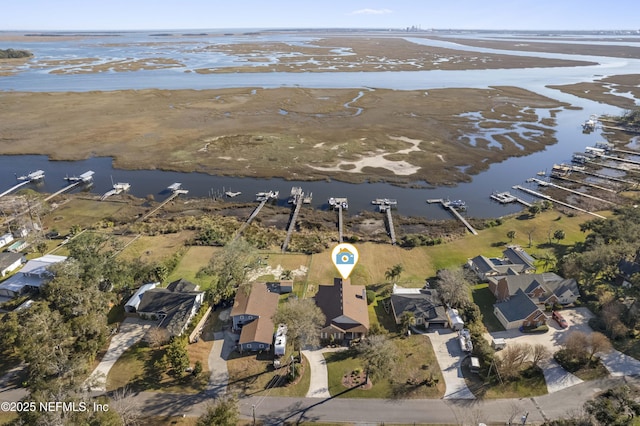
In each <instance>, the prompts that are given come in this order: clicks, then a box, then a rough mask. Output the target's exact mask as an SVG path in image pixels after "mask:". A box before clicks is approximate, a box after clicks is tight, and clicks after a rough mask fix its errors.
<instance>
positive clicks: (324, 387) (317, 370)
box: [302, 348, 346, 398]
mask: <svg viewBox="0 0 640 426" xmlns="http://www.w3.org/2000/svg"><path fill="white" fill-rule="evenodd" d="M345 349H346V348H319V349H306V350H303V351H302V354H303V355H304V356H305V357H306V358H307V361H309V368H310V369H311V383H310V384H309V390H308V391H307V395H306V397H307V398H331V394H330V393H329V375H328V373H327V361H326V360H325V359H324V354H325V353H326V352H336V351H341V350H345Z"/></svg>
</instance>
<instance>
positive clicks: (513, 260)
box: [467, 246, 536, 281]
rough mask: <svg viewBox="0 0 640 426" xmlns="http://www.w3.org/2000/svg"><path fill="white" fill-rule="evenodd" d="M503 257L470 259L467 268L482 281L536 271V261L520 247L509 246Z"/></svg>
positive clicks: (480, 256)
mask: <svg viewBox="0 0 640 426" xmlns="http://www.w3.org/2000/svg"><path fill="white" fill-rule="evenodd" d="M502 256H503V257H501V258H495V257H494V258H489V257H486V256H482V255H479V256H476V257H474V258H473V259H469V261H468V262H467V266H468V267H469V268H470V269H471V270H472V271H474V272H475V273H476V275H477V276H478V278H480V279H481V280H482V281H486V280H487V279H488V278H489V277H495V276H503V275H519V274H532V273H535V271H536V268H535V265H534V263H535V261H534V259H533V258H532V257H531V256H530V255H529V254H528V253H527V252H525V251H524V250H523V249H522V248H520V247H519V246H508V247H507V248H506V249H505V250H504V251H503V252H502Z"/></svg>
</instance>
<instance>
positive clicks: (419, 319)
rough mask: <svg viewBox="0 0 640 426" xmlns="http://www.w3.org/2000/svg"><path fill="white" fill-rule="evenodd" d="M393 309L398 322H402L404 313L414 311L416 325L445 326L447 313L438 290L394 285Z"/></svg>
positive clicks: (427, 326)
mask: <svg viewBox="0 0 640 426" xmlns="http://www.w3.org/2000/svg"><path fill="white" fill-rule="evenodd" d="M391 310H392V312H393V317H394V318H395V321H396V324H400V322H401V320H402V314H403V313H405V312H411V313H413V316H414V318H415V320H416V325H424V327H425V328H429V327H445V326H446V325H447V322H448V319H447V313H446V310H445V307H444V306H443V305H442V302H441V301H440V298H439V297H438V292H437V290H432V289H418V288H402V287H398V286H396V285H394V286H393V293H392V294H391Z"/></svg>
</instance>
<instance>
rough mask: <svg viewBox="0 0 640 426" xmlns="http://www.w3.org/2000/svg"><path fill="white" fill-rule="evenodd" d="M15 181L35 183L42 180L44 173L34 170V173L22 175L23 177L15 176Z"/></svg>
mask: <svg viewBox="0 0 640 426" xmlns="http://www.w3.org/2000/svg"><path fill="white" fill-rule="evenodd" d="M16 179H18V180H19V181H22V182H24V181H27V182H37V181H40V180H42V179H44V171H43V170H36V171H35V172H31V173H27V174H26V175H23V176H17V177H16Z"/></svg>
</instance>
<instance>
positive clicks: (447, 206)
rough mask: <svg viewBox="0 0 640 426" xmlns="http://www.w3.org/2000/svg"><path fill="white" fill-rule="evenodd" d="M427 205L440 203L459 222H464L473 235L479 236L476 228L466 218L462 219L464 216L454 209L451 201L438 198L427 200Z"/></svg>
mask: <svg viewBox="0 0 640 426" xmlns="http://www.w3.org/2000/svg"><path fill="white" fill-rule="evenodd" d="M427 203H429V204H434V203H440V204H441V205H442V207H444V208H445V209H447V210H449V211H450V212H451V213H452V214H453V215H454V216H455V217H456V218H458V220H460V222H462V223H463V225H464V226H466V227H467V229H468V230H469V232H471V233H472V234H473V235H478V231H476V230H475V228H474V227H473V226H471V224H470V223H469V222H467V220H466V219H465V218H464V217H462V215H461V214H460V213H459V212H458V211H457V210H456V209H455V208H454V207H453V205H452V204H451V202H450V201H446V200H443V199H441V198H437V199H430V200H427Z"/></svg>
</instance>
